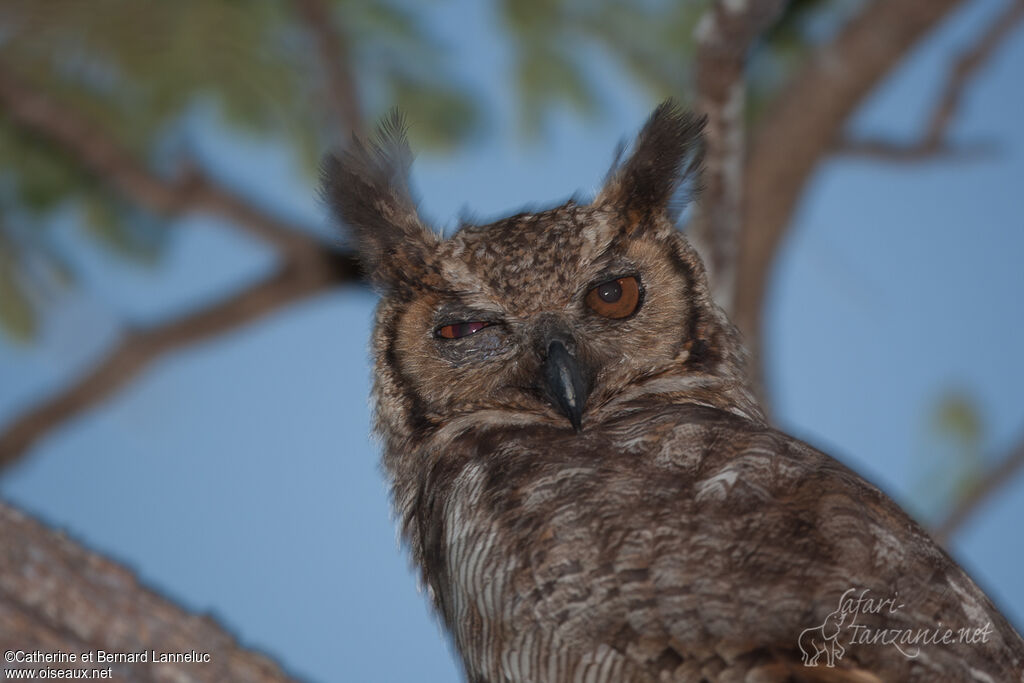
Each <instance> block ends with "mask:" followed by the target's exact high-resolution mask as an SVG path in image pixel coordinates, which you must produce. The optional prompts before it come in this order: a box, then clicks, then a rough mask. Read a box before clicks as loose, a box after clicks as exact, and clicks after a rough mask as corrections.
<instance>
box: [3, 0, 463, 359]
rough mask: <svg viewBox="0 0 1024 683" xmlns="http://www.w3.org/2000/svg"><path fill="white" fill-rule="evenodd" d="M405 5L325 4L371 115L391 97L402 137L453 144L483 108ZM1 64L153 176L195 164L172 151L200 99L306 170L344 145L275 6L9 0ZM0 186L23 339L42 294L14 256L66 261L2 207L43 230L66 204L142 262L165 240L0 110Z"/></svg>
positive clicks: (301, 49) (12, 293) (183, 0)
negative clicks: (16, 232)
mask: <svg viewBox="0 0 1024 683" xmlns="http://www.w3.org/2000/svg"><path fill="white" fill-rule="evenodd" d="M413 7H417V5H416V4H415V3H413V2H412V0H409V1H408V2H407V3H406V5H405V6H402V5H399V4H397V3H389V2H374V1H370V0H364V1H362V2H356V1H354V0H337V1H335V2H333V3H332V4H331V10H332V11H333V12H334V14H335V17H336V24H337V26H338V30H339V31H341V32H343V36H344V38H345V41H346V43H347V44H348V46H349V48H350V52H351V55H350V58H351V60H352V68H353V69H354V70H355V71H356V73H358V75H359V79H358V80H359V81H360V85H361V86H363V87H361V92H360V95H361V96H364V97H365V101H364V102H362V104H363V109H364V111H365V113H366V114H367V117H368V118H370V119H372V118H374V117H375V116H377V115H378V114H380V113H381V112H383V111H384V110H385V109H387V108H388V107H390V106H393V105H394V104H397V105H399V106H401V107H402V108H403V109H404V110H405V111H407V112H408V113H409V115H410V117H411V118H412V119H413V120H415V121H416V122H417V125H416V127H415V129H414V130H413V131H411V134H412V135H413V136H414V138H415V142H416V144H417V145H418V146H421V147H446V146H450V145H452V144H454V143H456V142H458V141H459V140H460V139H461V138H462V137H463V136H464V135H465V134H466V133H467V132H468V131H470V130H472V128H473V126H474V125H475V124H476V122H477V121H478V119H479V114H478V106H477V104H476V101H475V100H474V98H473V97H472V96H471V95H470V93H469V92H468V91H467V89H466V88H459V87H455V86H453V85H451V84H452V83H453V82H455V79H454V78H453V77H452V76H451V70H450V69H449V68H447V66H446V63H445V56H446V55H445V50H444V48H443V46H441V45H440V44H439V43H438V42H437V41H436V40H435V39H434V38H433V37H432V36H430V35H429V34H428V33H427V32H426V31H425V30H424V27H423V22H422V20H421V18H420V17H419V16H418V15H416V14H415V13H414V12H413V10H412V9H411V8H413ZM0 60H3V62H4V64H5V65H7V68H10V69H12V70H13V71H14V72H15V73H16V74H17V76H18V78H19V79H21V80H23V81H24V82H26V83H28V84H30V85H31V87H33V88H36V89H39V90H40V91H42V92H44V93H46V94H47V96H48V97H50V98H51V99H52V100H54V101H56V102H58V103H60V105H61V106H66V107H68V109H69V110H72V111H74V112H75V114H76V115H77V116H80V117H83V118H85V119H87V120H89V121H91V122H93V123H96V124H101V125H102V127H103V129H104V130H105V131H106V133H107V134H108V135H110V136H111V138H112V139H114V140H115V141H116V142H117V143H118V144H119V145H121V146H123V147H124V148H125V149H127V150H130V151H131V152H133V153H135V154H136V155H137V156H138V158H139V159H140V160H141V161H142V162H143V163H148V164H149V165H150V166H152V167H153V168H155V169H157V170H160V171H164V172H166V171H168V169H171V170H173V168H174V167H175V166H176V165H181V162H183V161H184V162H189V161H191V160H190V159H187V158H184V159H182V158H175V157H176V156H178V157H181V156H183V155H187V154H188V149H187V148H186V149H183V147H187V143H186V142H185V137H186V136H185V135H183V129H184V128H186V127H187V119H188V114H189V110H190V107H192V106H193V105H194V103H195V102H197V100H199V99H201V98H202V99H210V98H212V99H213V100H214V101H215V102H216V103H217V105H218V106H219V109H220V112H221V114H222V115H223V117H224V119H225V122H226V123H227V124H228V125H231V126H234V127H237V128H240V129H243V130H246V131H250V132H254V133H258V134H265V135H269V136H275V137H277V138H279V139H283V140H284V141H286V142H287V143H288V144H291V145H293V146H294V147H295V148H296V149H297V150H298V151H299V158H300V159H302V160H303V162H304V165H305V168H306V170H307V171H308V172H309V173H310V176H311V177H312V176H313V174H314V173H315V170H316V167H317V162H318V159H319V156H320V154H321V153H322V151H323V149H325V148H326V147H327V146H328V145H330V144H331V143H332V142H333V141H336V140H338V139H339V138H342V137H343V136H342V135H341V134H340V133H339V131H337V130H331V129H330V127H331V121H330V120H329V118H328V117H327V116H325V115H324V112H325V110H326V107H325V105H324V102H325V97H326V96H325V84H324V83H322V82H321V76H320V75H321V74H322V65H321V63H320V62H319V61H318V60H319V55H318V54H317V52H316V46H315V44H314V43H313V42H312V41H311V39H310V35H309V27H307V26H305V25H303V24H302V23H301V20H300V15H299V13H298V12H297V11H296V8H295V7H294V6H293V5H292V4H291V3H289V2H286V1H283V0H248V1H247V2H237V1H233V0H179V1H177V2H173V3H172V2H138V1H137V0H91V1H90V2H81V1H80V0H45V1H44V2H40V0H4V2H3V3H2V4H0ZM364 90H365V92H362V91H364ZM168 141H170V142H171V144H168ZM0 190H3V191H4V192H5V193H6V194H5V196H6V198H7V199H6V201H5V203H4V205H3V206H2V207H0V226H2V227H0V237H3V239H0V268H2V271H0V327H2V328H3V329H4V330H5V331H7V332H8V333H9V334H11V335H12V336H13V337H14V338H16V339H19V340H29V339H31V338H32V337H33V335H34V333H35V330H36V327H37V326H36V323H35V321H36V318H37V313H38V311H37V310H36V308H37V305H36V304H35V303H33V302H34V300H37V299H39V297H33V296H32V295H31V290H32V288H33V287H34V286H35V285H36V284H37V278H33V277H29V276H27V275H26V273H27V272H28V269H27V268H26V267H25V265H24V263H25V262H28V261H32V262H40V261H43V262H46V264H45V266H44V267H45V268H47V269H50V270H53V271H56V270H62V269H63V263H62V261H63V259H61V257H60V254H59V253H56V252H54V250H53V249H51V248H46V249H43V248H41V245H42V244H43V243H45V242H46V241H47V240H46V239H44V238H43V237H41V236H39V235H36V236H31V235H29V236H26V235H21V236H20V237H19V238H18V239H15V238H14V237H13V236H12V235H11V234H10V232H11V231H10V229H9V227H7V226H8V224H9V223H10V217H11V216H10V215H11V212H13V211H18V212H21V213H22V214H27V215H28V218H29V222H30V223H32V224H33V226H34V227H33V230H34V231H36V232H41V231H44V230H45V227H43V226H45V225H46V221H45V220H43V219H44V217H45V216H46V215H47V214H48V213H49V212H51V211H53V210H54V209H55V208H57V207H58V206H61V205H64V204H65V203H68V202H71V203H73V204H75V205H78V206H79V207H80V208H81V216H82V218H83V221H84V223H85V225H86V226H87V228H88V230H89V234H90V235H92V236H93V237H94V238H95V239H97V240H98V241H99V242H100V243H101V244H103V245H104V246H106V247H109V248H110V249H112V250H114V251H115V252H117V253H118V254H121V255H124V256H126V257H129V258H132V259H135V260H139V261H143V262H151V261H154V260H156V259H157V258H158V257H159V255H160V253H161V251H162V247H163V245H164V244H165V242H166V236H167V232H166V230H163V229H162V226H161V221H160V220H159V219H158V218H157V217H154V216H152V215H147V214H145V213H144V212H142V211H140V210H139V209H137V208H135V207H132V206H130V205H129V204H127V203H126V202H125V201H123V200H122V199H120V198H118V197H115V196H114V195H113V194H112V193H111V192H110V191H108V190H107V189H106V188H105V186H104V185H103V183H102V182H99V181H98V180H97V179H95V178H92V177H91V176H89V174H87V173H86V172H84V171H83V170H82V169H81V168H80V167H79V166H78V165H77V163H76V162H75V160H74V159H71V158H69V157H68V156H67V155H66V153H65V152H63V151H62V150H58V149H55V148H54V147H52V146H51V145H50V144H48V143H47V142H46V141H45V140H43V139H41V138H40V137H38V136H35V135H31V134H26V133H25V131H24V130H21V129H18V128H17V127H15V126H14V125H13V124H12V122H11V121H10V120H9V119H6V118H4V117H2V116H0ZM23 217H24V216H23ZM33 219H34V220H33ZM21 232H25V231H21ZM30 232H31V231H30ZM65 280H67V279H65Z"/></svg>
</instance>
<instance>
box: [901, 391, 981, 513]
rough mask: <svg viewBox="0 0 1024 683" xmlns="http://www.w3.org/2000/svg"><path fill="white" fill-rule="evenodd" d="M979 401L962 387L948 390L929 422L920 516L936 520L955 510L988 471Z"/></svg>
mask: <svg viewBox="0 0 1024 683" xmlns="http://www.w3.org/2000/svg"><path fill="white" fill-rule="evenodd" d="M981 415H982V412H981V408H980V406H978V404H977V402H976V401H975V400H974V399H973V398H972V397H971V396H970V395H969V394H967V393H965V392H963V391H959V390H949V391H947V392H946V393H945V394H944V395H943V396H942V397H941V398H940V399H939V400H938V402H937V403H936V404H935V406H934V408H933V409H932V412H931V416H930V417H929V421H928V431H927V438H926V444H927V446H926V448H925V449H924V452H923V458H922V465H921V468H920V472H921V476H920V477H919V479H918V482H917V486H916V489H917V490H916V491H915V492H914V502H915V504H916V506H917V508H918V515H919V517H920V518H921V519H924V520H926V521H930V522H935V521H937V518H938V516H939V514H941V513H943V512H945V511H948V510H951V509H953V508H954V507H955V506H956V504H957V503H958V502H959V501H961V500H962V499H963V497H964V496H965V495H966V494H967V493H968V492H969V491H970V490H971V489H972V488H973V487H974V486H975V485H976V484H977V483H978V481H979V480H980V479H981V477H982V476H983V474H984V472H985V459H984V456H983V453H982V448H983V444H984V440H985V425H984V422H983V420H982V417H981Z"/></svg>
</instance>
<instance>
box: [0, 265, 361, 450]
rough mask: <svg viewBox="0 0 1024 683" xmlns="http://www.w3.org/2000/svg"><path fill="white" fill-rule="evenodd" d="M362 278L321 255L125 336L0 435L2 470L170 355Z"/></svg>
mask: <svg viewBox="0 0 1024 683" xmlns="http://www.w3.org/2000/svg"><path fill="white" fill-rule="evenodd" d="M358 277H359V269H358V266H357V265H356V263H355V262H354V261H353V260H352V259H351V257H348V256H346V255H343V254H317V255H315V256H311V257H308V258H305V259H303V260H299V261H294V262H291V263H288V264H286V265H285V266H284V267H283V268H282V269H281V270H279V271H278V272H277V273H276V274H275V275H273V276H272V277H270V278H268V279H266V280H264V281H262V282H259V283H257V284H256V285H253V286H252V287H250V288H248V289H246V290H245V291H242V292H240V293H238V294H235V295H233V296H231V297H229V298H227V299H225V300H224V301H221V302H218V303H216V304H213V305H212V306H209V307H207V308H204V309H202V310H200V311H196V312H194V313H190V314H187V315H185V316H184V317H182V318H179V319H177V320H172V321H170V322H168V323H164V324H162V325H157V326H156V327H152V328H149V329H146V330H141V331H137V332H132V333H129V334H127V335H126V336H125V337H124V339H122V340H121V342H120V343H118V344H117V345H116V346H115V347H114V348H113V350H111V352H110V353H109V354H108V355H107V356H106V358H105V359H104V360H102V361H101V362H99V363H98V364H97V365H96V366H95V367H94V368H93V369H92V370H90V371H89V372H88V373H86V375H85V376H83V377H82V378H80V379H79V380H78V381H76V382H73V383H72V384H71V385H70V386H69V387H68V388H67V389H65V390H64V391H62V392H60V393H58V394H57V395H56V396H54V397H52V398H50V399H49V400H47V401H44V402H43V403H42V404H40V405H38V406H35V407H34V408H32V409H30V410H28V411H27V412H26V413H24V414H23V415H21V416H20V417H18V418H16V419H15V420H14V421H13V422H11V423H10V424H8V426H7V427H6V429H5V430H4V431H3V433H0V469H3V468H5V467H7V466H9V465H10V464H11V463H12V462H14V461H15V460H16V459H17V458H18V457H19V456H20V455H21V454H23V453H25V452H26V451H27V450H28V448H29V447H31V446H32V444H33V443H35V442H36V441H37V440H38V439H39V438H41V437H42V436H44V435H45V434H46V433H48V432H49V431H50V430H52V429H53V428H55V427H57V426H59V425H61V424H63V423H64V422H66V421H67V420H69V419H71V418H73V417H75V416H77V415H79V414H81V413H83V412H85V411H86V410H88V409H89V408H91V407H93V406H95V405H97V404H99V403H101V402H102V401H104V400H106V399H107V398H109V397H110V396H112V395H113V394H114V393H116V392H117V391H118V390H120V389H121V388H122V387H123V386H124V385H125V384H127V383H128V382H129V381H130V380H132V379H134V378H135V377H136V376H138V375H139V374H140V373H141V372H142V371H143V370H145V369H146V368H147V367H148V366H149V365H150V364H151V363H152V362H153V361H155V360H157V359H158V358H160V357H162V356H164V355H165V354H167V353H170V352H172V351H175V350H177V349H180V348H182V347H185V346H188V345H191V344H195V343H197V342H200V341H204V340H206V339H210V338H213V337H216V336H218V335H221V334H224V333H226V332H229V331H232V330H235V329H237V328H239V327H241V326H242V325H245V324H248V323H250V322H253V321H255V320H257V319H259V318H261V317H263V316H265V315H267V314H269V313H271V312H273V311H276V310H278V309H280V308H283V307H285V306H287V305H289V304H292V303H295V302H296V301H299V300H301V299H304V298H306V297H308V296H311V295H313V294H316V293H318V292H322V291H325V290H326V289H328V288H330V287H332V286H334V285H337V284H338V283H341V282H350V281H353V280H355V279H357V278H358Z"/></svg>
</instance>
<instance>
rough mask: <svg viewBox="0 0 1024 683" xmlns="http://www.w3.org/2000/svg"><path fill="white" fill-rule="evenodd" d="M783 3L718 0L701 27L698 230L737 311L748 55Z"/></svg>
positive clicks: (715, 285) (715, 281)
mask: <svg viewBox="0 0 1024 683" xmlns="http://www.w3.org/2000/svg"><path fill="white" fill-rule="evenodd" d="M784 4H785V3H784V2H783V0H756V1H755V0H747V1H746V2H743V3H736V2H734V1H729V0H717V1H716V2H715V3H714V5H713V6H712V7H711V8H710V9H708V11H707V12H706V13H705V14H704V16H703V17H702V18H701V21H700V23H699V24H698V26H697V54H696V62H697V64H696V74H697V76H696V81H697V109H698V111H700V112H701V113H703V114H705V115H706V116H707V118H708V123H707V128H706V137H705V139H706V144H707V149H706V150H705V161H704V177H703V183H704V189H703V192H702V197H701V204H700V212H699V215H698V216H697V218H696V221H695V223H694V226H693V230H692V233H691V235H692V237H693V241H694V243H695V245H696V246H697V248H698V249H699V250H700V251H701V252H702V254H703V256H704V262H705V264H706V265H707V268H708V276H709V278H710V282H711V289H712V295H713V296H714V298H715V301H717V302H718V304H719V305H721V306H722V307H723V308H724V309H725V310H726V312H731V309H732V304H733V298H734V295H733V292H734V290H735V286H736V281H735V280H736V265H737V264H736V253H737V245H738V243H739V239H738V235H739V231H740V226H741V225H742V216H741V198H742V196H743V163H744V161H745V153H746V150H745V142H746V133H745V130H744V129H745V116H746V80H745V78H744V75H745V70H746V64H747V57H748V54H749V52H750V48H751V45H752V44H753V43H754V41H755V40H756V39H757V38H758V37H759V36H760V35H761V33H763V32H764V31H765V30H766V29H767V28H768V27H769V26H770V25H771V23H772V22H773V21H774V20H775V19H776V17H777V16H778V14H779V12H780V11H781V10H782V8H783V6H784Z"/></svg>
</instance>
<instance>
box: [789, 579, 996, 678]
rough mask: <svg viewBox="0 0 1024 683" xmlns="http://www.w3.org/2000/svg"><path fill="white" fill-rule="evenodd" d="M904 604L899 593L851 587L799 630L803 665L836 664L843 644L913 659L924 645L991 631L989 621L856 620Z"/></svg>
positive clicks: (981, 637) (972, 639)
mask: <svg viewBox="0 0 1024 683" xmlns="http://www.w3.org/2000/svg"><path fill="white" fill-rule="evenodd" d="M904 606H905V605H904V604H903V603H902V602H899V593H898V592H897V593H894V594H893V595H892V596H889V597H878V596H875V595H872V594H871V590H870V589H868V588H863V589H860V588H850V589H849V590H847V591H846V592H845V593H843V595H842V596H841V597H840V598H839V606H838V607H837V608H836V609H835V610H834V611H832V612H830V613H829V615H828V616H827V617H825V620H824V621H823V622H822V623H821V624H819V625H818V626H812V627H811V628H806V629H804V630H803V631H802V632H801V633H800V638H799V640H798V641H797V645H798V646H799V647H800V656H801V658H802V660H803V663H804V666H819V665H820V664H824V665H825V666H835V665H836V662H838V661H839V660H841V659H842V658H843V655H844V654H846V648H845V647H843V644H844V643H845V644H846V645H877V646H879V647H893V648H895V649H897V650H899V652H900V653H901V654H902V655H903V656H905V657H907V658H908V659H914V658H915V657H917V656H918V655H920V654H921V647H922V646H926V645H939V646H941V645H953V644H956V643H968V644H975V643H987V642H988V639H989V637H990V636H991V635H992V624H991V622H986V623H985V625H984V626H981V627H960V628H951V627H948V626H943V625H942V624H941V623H940V624H938V625H936V626H927V627H922V628H878V627H876V626H869V625H866V624H863V623H858V621H857V617H858V616H860V615H863V614H873V615H881V616H882V617H883V618H884V616H885V615H895V614H898V613H899V611H900V610H901V609H903V607H904Z"/></svg>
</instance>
